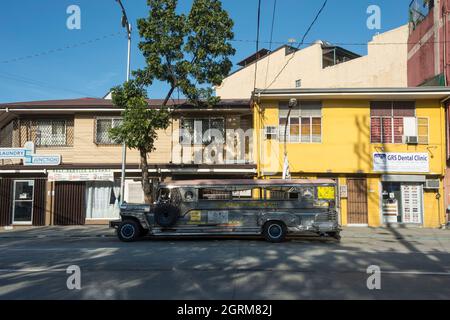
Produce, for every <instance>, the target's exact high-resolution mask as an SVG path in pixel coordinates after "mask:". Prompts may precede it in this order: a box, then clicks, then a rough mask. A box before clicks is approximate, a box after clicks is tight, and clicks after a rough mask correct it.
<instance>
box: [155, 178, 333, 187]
mask: <svg viewBox="0 0 450 320" xmlns="http://www.w3.org/2000/svg"><path fill="white" fill-rule="evenodd" d="M335 184H336V182H335V181H334V180H331V179H314V180H310V179H290V180H283V179H269V180H253V179H229V180H227V179H223V180H217V179H216V180H179V181H170V182H165V183H161V185H160V187H162V188H177V187H191V188H203V187H242V186H252V187H253V186H254V187H269V186H276V187H290V186H299V185H335Z"/></svg>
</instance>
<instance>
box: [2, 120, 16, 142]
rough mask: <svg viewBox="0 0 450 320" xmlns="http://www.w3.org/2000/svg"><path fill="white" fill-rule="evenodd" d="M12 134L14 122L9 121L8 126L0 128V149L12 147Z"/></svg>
mask: <svg viewBox="0 0 450 320" xmlns="http://www.w3.org/2000/svg"><path fill="white" fill-rule="evenodd" d="M13 133H14V122H13V121H11V122H10V123H9V124H7V125H6V126H4V127H3V128H1V130H0V147H2V148H11V147H13Z"/></svg>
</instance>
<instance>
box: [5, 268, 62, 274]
mask: <svg viewBox="0 0 450 320" xmlns="http://www.w3.org/2000/svg"><path fill="white" fill-rule="evenodd" d="M66 270H67V269H48V268H34V269H0V272H11V273H14V272H25V273H28V272H29V273H37V272H63V271H64V272H65V271H66Z"/></svg>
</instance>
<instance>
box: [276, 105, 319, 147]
mask: <svg viewBox="0 0 450 320" xmlns="http://www.w3.org/2000/svg"><path fill="white" fill-rule="evenodd" d="M288 115H289V118H288ZM286 124H287V132H286V140H287V141H289V142H291V143H320V142H322V104H321V102H316V101H305V102H300V103H299V104H298V106H297V107H296V108H292V110H291V112H290V114H289V108H288V105H287V103H280V106H279V139H280V141H284V136H285V130H286Z"/></svg>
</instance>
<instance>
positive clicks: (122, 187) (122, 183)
mask: <svg viewBox="0 0 450 320" xmlns="http://www.w3.org/2000/svg"><path fill="white" fill-rule="evenodd" d="M116 2H117V3H118V4H119V5H120V8H121V10H122V27H123V28H126V30H127V35H128V57H127V82H128V81H129V80H130V73H131V69H130V59H131V57H130V56H131V23H130V22H129V21H128V17H127V13H126V11H125V7H124V6H123V4H122V0H116ZM126 161H127V145H126V144H125V143H123V145H122V173H121V176H120V202H121V204H122V203H123V201H124V198H125V170H126Z"/></svg>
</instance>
